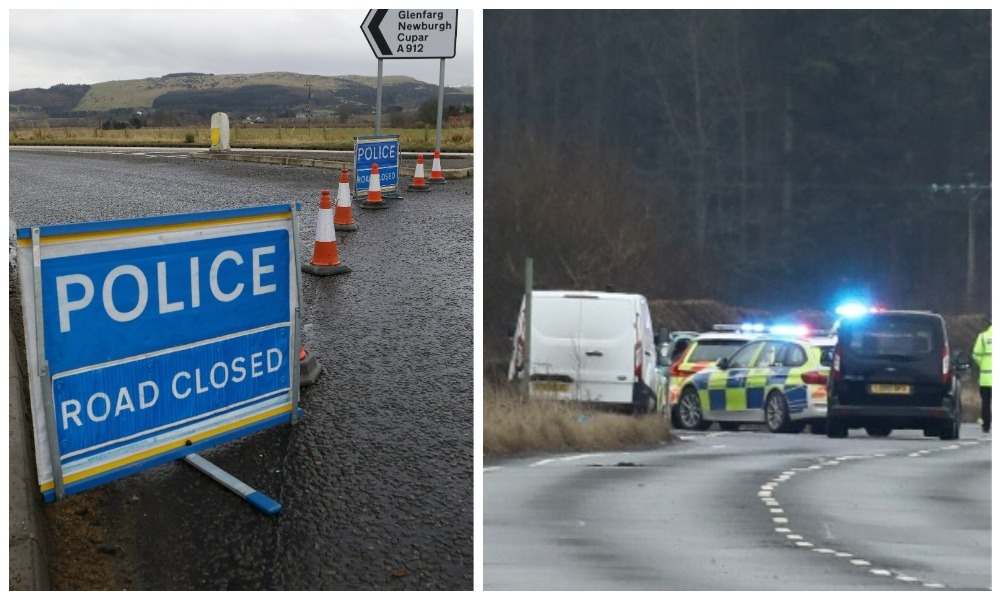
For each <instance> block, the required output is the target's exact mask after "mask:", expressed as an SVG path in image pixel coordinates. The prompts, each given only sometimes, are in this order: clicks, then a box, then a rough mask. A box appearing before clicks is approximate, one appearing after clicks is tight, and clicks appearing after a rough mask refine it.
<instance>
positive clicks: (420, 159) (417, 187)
mask: <svg viewBox="0 0 1000 600" xmlns="http://www.w3.org/2000/svg"><path fill="white" fill-rule="evenodd" d="M406 189H408V190H410V191H413V192H429V191H431V188H429V187H428V186H427V182H426V181H424V155H423V154H418V155H417V168H416V170H415V171H414V172H413V183H411V184H410V187H408V188H406Z"/></svg>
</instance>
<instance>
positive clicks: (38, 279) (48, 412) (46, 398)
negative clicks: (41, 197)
mask: <svg viewBox="0 0 1000 600" xmlns="http://www.w3.org/2000/svg"><path fill="white" fill-rule="evenodd" d="M41 243H42V241H41V229H39V228H38V227H32V228H31V252H32V260H33V265H34V268H33V271H34V276H35V277H34V279H35V286H34V287H35V290H34V293H35V339H36V344H35V351H36V355H37V358H36V360H37V361H38V375H39V377H40V379H41V380H42V407H43V409H44V412H45V429H46V432H47V435H46V437H47V438H48V442H49V459H50V461H51V463H52V485H53V486H54V488H55V495H56V500H64V499H65V498H66V486H65V484H64V482H63V473H62V456H61V455H60V453H59V432H58V429H57V428H58V425H57V424H56V406H55V399H54V398H53V397H52V379H51V373H50V372H49V361H47V360H45V320H44V316H43V311H42V248H41Z"/></svg>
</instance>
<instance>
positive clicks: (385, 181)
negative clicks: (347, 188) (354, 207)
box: [354, 134, 402, 200]
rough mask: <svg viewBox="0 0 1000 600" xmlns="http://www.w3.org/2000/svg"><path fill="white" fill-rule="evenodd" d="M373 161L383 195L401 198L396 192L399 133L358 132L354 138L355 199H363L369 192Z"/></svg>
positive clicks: (397, 187)
mask: <svg viewBox="0 0 1000 600" xmlns="http://www.w3.org/2000/svg"><path fill="white" fill-rule="evenodd" d="M368 150H371V151H370V152H369V151H368ZM372 164H377V165H378V179H379V186H380V187H381V190H382V196H383V197H386V198H402V196H400V195H399V193H398V190H399V134H383V135H359V136H356V137H355V138H354V197H355V198H356V199H360V200H364V199H365V198H367V196H368V180H369V179H370V177H371V172H372Z"/></svg>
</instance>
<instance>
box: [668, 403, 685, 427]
mask: <svg viewBox="0 0 1000 600" xmlns="http://www.w3.org/2000/svg"><path fill="white" fill-rule="evenodd" d="M670 425H671V426H672V427H673V428H674V429H684V428H685V427H684V424H683V423H681V413H680V407H679V406H678V405H677V404H675V405H673V406H671V407H670Z"/></svg>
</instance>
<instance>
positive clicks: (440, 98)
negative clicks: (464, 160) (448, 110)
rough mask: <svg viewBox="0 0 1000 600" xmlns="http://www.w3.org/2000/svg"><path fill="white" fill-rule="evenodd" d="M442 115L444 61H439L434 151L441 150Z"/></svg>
mask: <svg viewBox="0 0 1000 600" xmlns="http://www.w3.org/2000/svg"><path fill="white" fill-rule="evenodd" d="M443 113H444V59H443V58H442V59H441V77H440V78H439V79H438V128H437V138H436V140H435V142H434V149H435V150H440V149H441V115H442V114H443Z"/></svg>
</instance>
